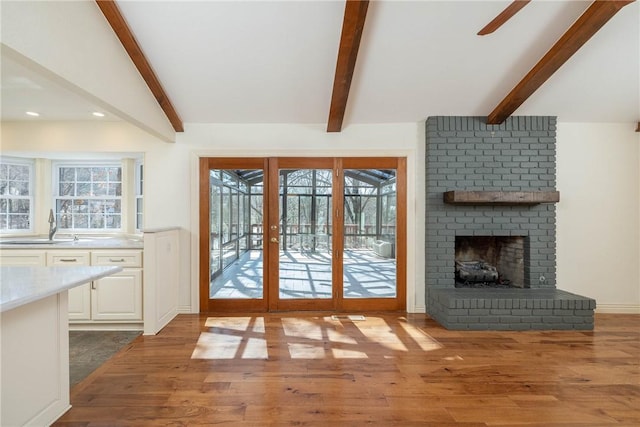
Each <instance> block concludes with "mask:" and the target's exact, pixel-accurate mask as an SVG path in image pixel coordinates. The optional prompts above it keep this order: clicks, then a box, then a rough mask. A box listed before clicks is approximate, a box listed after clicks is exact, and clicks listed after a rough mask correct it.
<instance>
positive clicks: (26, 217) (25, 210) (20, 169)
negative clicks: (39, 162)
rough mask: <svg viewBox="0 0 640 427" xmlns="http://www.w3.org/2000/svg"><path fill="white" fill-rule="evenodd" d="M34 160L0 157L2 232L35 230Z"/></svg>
mask: <svg viewBox="0 0 640 427" xmlns="http://www.w3.org/2000/svg"><path fill="white" fill-rule="evenodd" d="M33 175H34V162H33V161H32V160H26V159H15V158H9V157H0V232H2V233H17V232H24V233H28V232H31V231H33V226H32V224H33V220H32V217H33V206H34V202H33V201H34V192H33Z"/></svg>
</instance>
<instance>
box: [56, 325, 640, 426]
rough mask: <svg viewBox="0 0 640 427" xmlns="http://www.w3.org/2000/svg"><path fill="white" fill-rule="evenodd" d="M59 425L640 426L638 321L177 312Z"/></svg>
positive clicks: (82, 392)
mask: <svg viewBox="0 0 640 427" xmlns="http://www.w3.org/2000/svg"><path fill="white" fill-rule="evenodd" d="M71 403H72V405H73V408H72V409H71V410H69V412H67V413H66V414H65V415H64V416H63V417H62V418H61V419H60V420H59V421H58V422H57V423H56V424H55V425H56V426H187V425H189V426H191V425H194V426H195V425H212V424H222V425H230V426H239V425H250V426H267V425H296V426H330V425H335V426H359V425H369V424H374V425H380V426H453V425H455V426H468V427H471V426H494V425H500V426H520V425H527V426H545V427H548V426H563V427H568V426H629V427H631V426H638V425H640V315H603V314H600V315H596V327H595V330H594V331H593V332H572V331H568V332H564V331H563V332H549V331H542V332H460V331H447V330H445V329H443V328H441V327H440V326H438V325H437V324H436V323H435V322H433V321H432V320H430V319H429V318H428V317H426V316H425V315H404V314H388V313H387V314H375V313H369V314H367V315H366V320H365V321H357V320H353V321H351V320H348V319H347V318H346V317H345V316H338V317H334V318H332V317H331V316H329V315H325V314H317V313H316V314H300V313H295V314H294V313H279V314H266V315H265V314H259V315H253V316H252V315H245V316H237V317H232V316H224V317H222V316H206V315H179V316H178V317H177V318H176V319H175V320H173V321H172V322H171V323H170V324H169V325H168V326H167V327H166V328H165V329H163V330H162V331H161V332H160V333H159V334H158V335H157V336H150V337H149V336H146V337H144V336H141V337H138V338H137V339H136V340H135V341H134V342H133V343H131V344H130V345H128V346H127V347H126V348H124V349H123V350H122V351H121V352H119V353H118V354H116V355H115V356H114V357H113V358H112V359H111V360H109V361H108V362H107V363H106V364H105V365H103V366H102V367H100V368H99V369H98V370H97V371H96V372H94V373H93V374H91V375H90V376H89V377H88V378H87V379H85V380H84V381H82V382H81V383H80V384H78V385H77V386H76V387H74V388H73V389H72V393H71Z"/></svg>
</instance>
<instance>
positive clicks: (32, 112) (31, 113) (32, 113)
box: [26, 111, 40, 117]
mask: <svg viewBox="0 0 640 427" xmlns="http://www.w3.org/2000/svg"><path fill="white" fill-rule="evenodd" d="M26 114H27V116H31V117H39V116H40V113H36V112H35V111H27V113H26Z"/></svg>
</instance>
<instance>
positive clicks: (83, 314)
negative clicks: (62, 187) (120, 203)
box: [0, 248, 143, 330]
mask: <svg viewBox="0 0 640 427" xmlns="http://www.w3.org/2000/svg"><path fill="white" fill-rule="evenodd" d="M0 264H2V265H15V266H63V265H68V266H74V265H75V266H79V265H92V266H113V265H116V266H120V267H122V268H123V269H122V271H121V272H119V273H116V274H113V275H111V276H108V277H104V278H102V279H99V280H95V281H93V282H91V283H87V284H85V285H82V286H78V287H75V288H73V289H70V290H69V292H68V295H69V297H68V299H69V321H70V323H71V327H72V329H133V330H138V329H141V326H142V322H143V310H142V306H143V295H142V292H143V290H142V250H140V249H85V250H79V249H62V248H60V249H46V250H44V249H8V250H4V249H3V250H2V251H0Z"/></svg>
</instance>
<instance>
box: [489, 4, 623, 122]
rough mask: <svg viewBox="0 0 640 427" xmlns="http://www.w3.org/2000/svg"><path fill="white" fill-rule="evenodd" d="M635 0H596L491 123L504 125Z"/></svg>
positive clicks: (500, 106) (498, 109)
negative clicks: (592, 38)
mask: <svg viewBox="0 0 640 427" xmlns="http://www.w3.org/2000/svg"><path fill="white" fill-rule="evenodd" d="M634 1H635V0H616V1H609V0H596V1H594V2H593V3H592V4H591V6H589V8H588V9H587V10H586V11H585V12H584V13H583V14H582V16H580V18H578V20H577V21H576V22H575V23H574V24H573V25H572V26H571V27H570V28H569V30H567V32H566V33H564V34H563V35H562V37H561V38H560V40H558V41H557V42H556V44H555V45H553V47H552V48H551V49H550V50H549V51H548V52H547V53H546V54H545V55H544V56H543V57H542V59H541V60H540V61H539V62H538V63H537V64H536V65H535V66H534V67H533V68H532V69H531V71H529V73H527V75H526V76H525V77H524V78H523V79H522V80H521V81H520V83H518V84H517V85H516V87H514V88H513V90H512V91H511V92H510V93H509V94H508V95H507V96H506V97H505V98H504V99H503V100H502V102H500V104H498V106H497V107H496V108H495V109H494V110H493V111H492V112H491V114H489V116H488V117H487V123H488V124H500V123H502V122H503V121H505V120H506V119H507V117H509V116H510V115H511V114H513V112H514V111H515V110H516V109H517V108H518V107H519V106H520V105H522V103H523V102H524V101H526V100H527V98H529V97H530V96H531V95H532V94H533V93H534V92H535V91H536V90H538V88H539V87H540V86H542V84H543V83H544V82H546V81H547V79H549V77H551V76H552V75H553V73H555V72H556V71H557V70H558V68H560V67H561V66H562V64H564V63H565V62H566V61H567V60H568V59H569V58H570V57H571V56H572V55H573V54H574V53H576V51H577V50H578V49H580V48H581V47H582V46H583V45H584V44H585V43H586V42H587V40H589V39H590V38H591V37H592V36H593V35H594V34H595V33H596V32H598V30H599V29H600V28H602V26H603V25H604V24H606V23H607V22H608V21H609V20H610V19H611V18H612V17H613V16H614V15H615V14H616V13H618V11H619V10H620V9H622V8H623V7H624V6H626V5H628V4H629V3H633V2H634Z"/></svg>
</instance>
